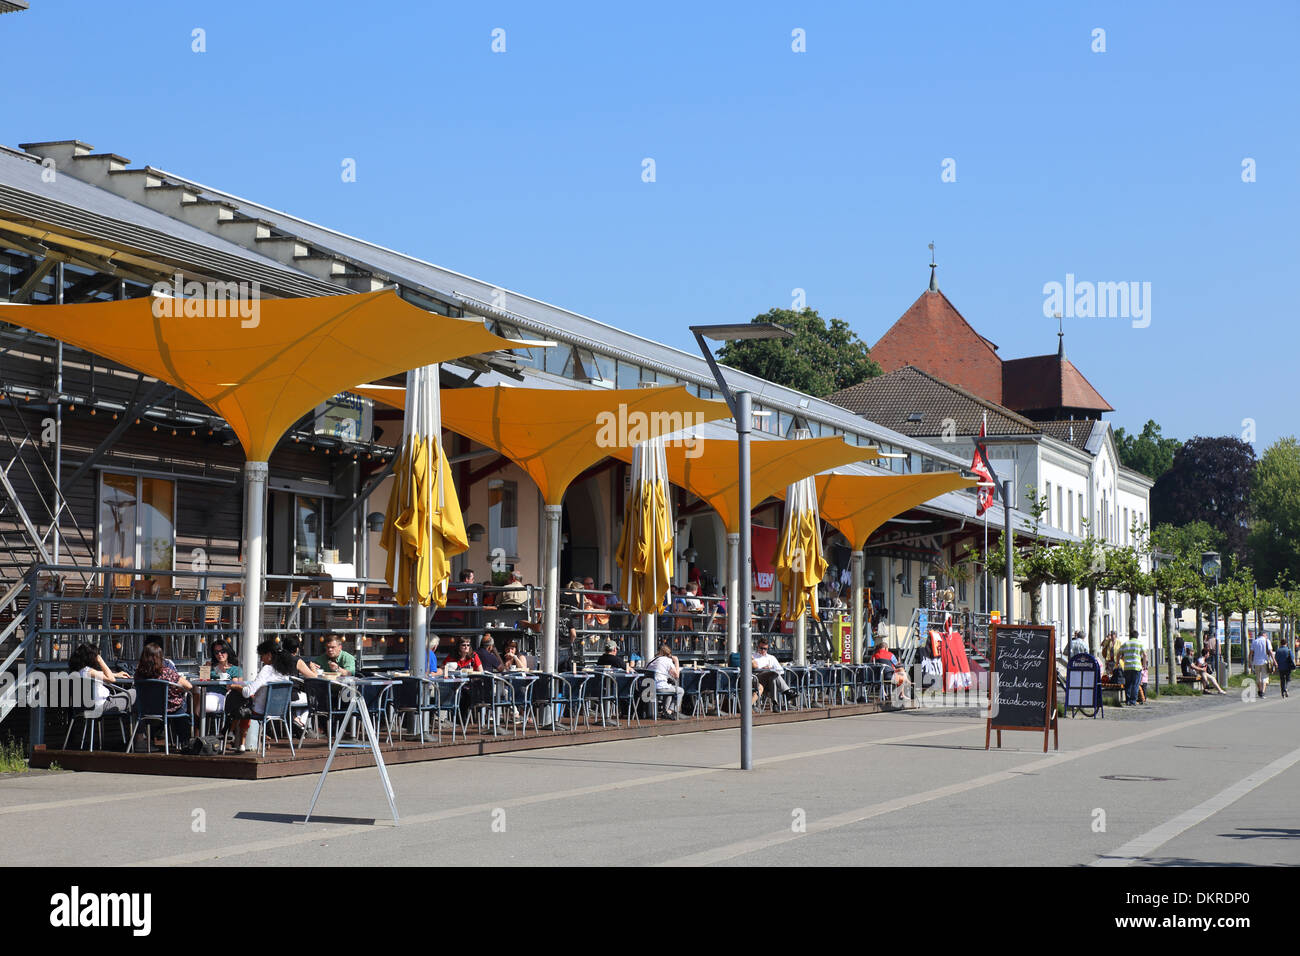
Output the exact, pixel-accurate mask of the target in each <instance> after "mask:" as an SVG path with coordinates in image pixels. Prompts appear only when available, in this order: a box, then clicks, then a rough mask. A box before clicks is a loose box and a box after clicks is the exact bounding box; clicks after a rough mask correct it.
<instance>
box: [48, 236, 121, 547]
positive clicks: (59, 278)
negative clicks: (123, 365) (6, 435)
mask: <svg viewBox="0 0 1300 956" xmlns="http://www.w3.org/2000/svg"><path fill="white" fill-rule="evenodd" d="M54 304H55V305H62V304H63V263H62V262H60V263H58V264H57V265H55V267H54ZM54 396H55V399H54V548H53V555H54V563H55V564H58V563H59V546H60V545H61V544H62V537H63V536H62V535H61V534H60V533H59V525H60V524H61V523H62V521H63V340H62V339H60V340H59V343H58V349H57V352H56V353H55V359H54ZM130 562H131V563H132V564H134V563H135V557H134V555H133V556H132V557H131V558H130Z"/></svg>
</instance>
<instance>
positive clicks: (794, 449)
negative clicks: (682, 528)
mask: <svg viewBox="0 0 1300 956" xmlns="http://www.w3.org/2000/svg"><path fill="white" fill-rule="evenodd" d="M614 454H615V455H616V456H617V457H619V458H622V459H623V460H624V461H631V460H632V453H631V451H630V450H621V451H616V452H614ZM878 457H879V453H878V452H877V451H876V450H875V449H874V448H864V447H861V446H858V445H850V444H849V443H848V442H846V441H845V440H844V439H843V438H839V437H829V438H801V439H788V440H782V441H751V442H750V445H749V502H750V505H751V507H752V506H754V505H757V504H758V503H759V502H761V501H763V500H764V499H765V498H770V497H771V496H772V495H775V494H779V493H781V492H784V491H785V489H786V487H787V486H788V485H789V484H791V483H792V482H795V481H798V480H799V479H800V478H806V477H808V476H809V475H814V474H816V473H817V472H819V471H827V470H828V469H831V468H837V467H839V466H841V465H851V464H853V463H854V462H858V461H873V460H874V459H876V458H878ZM738 464H739V462H738V459H737V444H736V442H735V441H734V440H724V439H717V438H710V439H707V440H704V441H701V442H700V444H699V445H698V446H696V447H693V448H685V447H678V448H669V449H668V479H669V480H670V481H671V482H672V483H673V484H675V485H677V486H678V487H679V488H685V489H686V490H687V491H689V492H690V493H691V494H693V495H695V496H696V497H697V498H700V499H702V500H704V501H705V502H707V503H708V505H709V507H710V508H712V509H713V510H714V511H715V512H717V514H718V517H719V518H721V519H722V524H723V527H725V528H726V529H727V531H728V532H729V533H731V534H736V533H738V532H739V531H740V481H739V478H738V477H737V474H738Z"/></svg>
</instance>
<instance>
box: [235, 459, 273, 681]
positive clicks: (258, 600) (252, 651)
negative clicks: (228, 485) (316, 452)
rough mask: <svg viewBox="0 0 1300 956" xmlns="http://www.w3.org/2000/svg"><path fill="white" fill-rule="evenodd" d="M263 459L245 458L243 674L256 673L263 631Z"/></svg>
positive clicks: (264, 494)
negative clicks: (252, 459) (246, 459)
mask: <svg viewBox="0 0 1300 956" xmlns="http://www.w3.org/2000/svg"><path fill="white" fill-rule="evenodd" d="M269 471H270V466H269V465H268V464H267V462H264V461H246V462H244V621H243V637H242V639H241V640H240V642H239V666H240V668H241V669H242V670H243V672H244V673H245V674H256V673H257V645H258V642H259V641H260V639H261V633H262V567H263V565H262V558H263V555H264V552H265V550H266V547H265V539H264V535H263V532H264V530H265V529H264V525H265V520H264V519H265V506H266V477H267V474H268V472H269Z"/></svg>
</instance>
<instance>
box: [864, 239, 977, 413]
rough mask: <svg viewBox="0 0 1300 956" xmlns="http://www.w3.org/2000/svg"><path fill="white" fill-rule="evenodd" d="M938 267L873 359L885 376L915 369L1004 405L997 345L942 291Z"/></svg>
mask: <svg viewBox="0 0 1300 956" xmlns="http://www.w3.org/2000/svg"><path fill="white" fill-rule="evenodd" d="M935 268H936V267H935V265H934V263H930V287H929V289H927V290H926V291H925V292H922V293H921V295H920V297H919V298H918V299H917V300H916V301H915V302H913V303H912V304H911V306H909V307H908V309H907V311H906V312H904V313H903V315H902V317H900V318H899V320H898V321H897V322H895V323H894V324H893V325H892V326H890V327H889V330H888V331H887V332H886V333H885V334H884V335H882V336H881V337H880V339H879V340H878V341H877V342H876V344H875V345H873V346H872V347H871V357H872V359H874V360H875V361H876V362H878V363H879V365H880V367H881V369H882V370H883V371H885V372H893V371H895V370H897V369H900V368H903V367H904V366H907V365H911V366H914V367H915V368H919V369H922V370H924V371H926V372H929V373H930V374H931V375H934V376H936V377H937V378H940V379H942V380H943V381H945V382H952V383H953V384H954V385H960V386H961V387H962V388H965V389H967V390H969V391H971V392H974V393H975V394H976V395H978V396H979V397H980V398H983V399H986V400H987V401H990V402H996V403H998V404H1003V402H1002V360H1001V359H1000V358H998V355H997V346H996V345H995V344H993V343H992V342H990V341H989V340H988V339H986V338H984V336H982V335H980V334H979V333H978V332H976V331H975V329H974V328H973V327H972V326H971V324H970V323H969V322H967V321H966V319H965V318H964V317H963V316H962V314H961V313H960V312H959V311H957V307H956V306H954V305H953V304H952V303H951V302H949V301H948V297H947V296H946V295H944V294H943V293H942V292H940V291H939V283H938V280H937V279H936V278H935V271H934V270H935Z"/></svg>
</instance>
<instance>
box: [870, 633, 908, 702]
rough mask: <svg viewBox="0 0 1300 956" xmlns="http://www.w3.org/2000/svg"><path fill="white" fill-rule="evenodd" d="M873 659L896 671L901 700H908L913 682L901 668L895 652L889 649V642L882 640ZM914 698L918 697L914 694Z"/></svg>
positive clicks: (895, 684) (895, 683)
mask: <svg viewBox="0 0 1300 956" xmlns="http://www.w3.org/2000/svg"><path fill="white" fill-rule="evenodd" d="M871 659H872V660H873V661H875V662H876V663H877V664H884V665H886V666H888V667H892V668H893V669H894V674H893V680H894V686H895V687H896V688H898V695H899V699H900V700H902V699H906V697H907V696H908V694H909V688H911V686H912V680H911V678H909V677H908V676H907V672H906V671H904V670H903V668H902V667H900V666H899V663H898V658H897V657H895V656H894V652H893V651H891V650H890V649H889V642H888V641H884V640H882V641H881V642H880V643H879V644H877V645H876V650H875V652H874V653H873V654H872V655H871ZM912 696H913V697H915V696H916V695H915V694H912Z"/></svg>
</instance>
